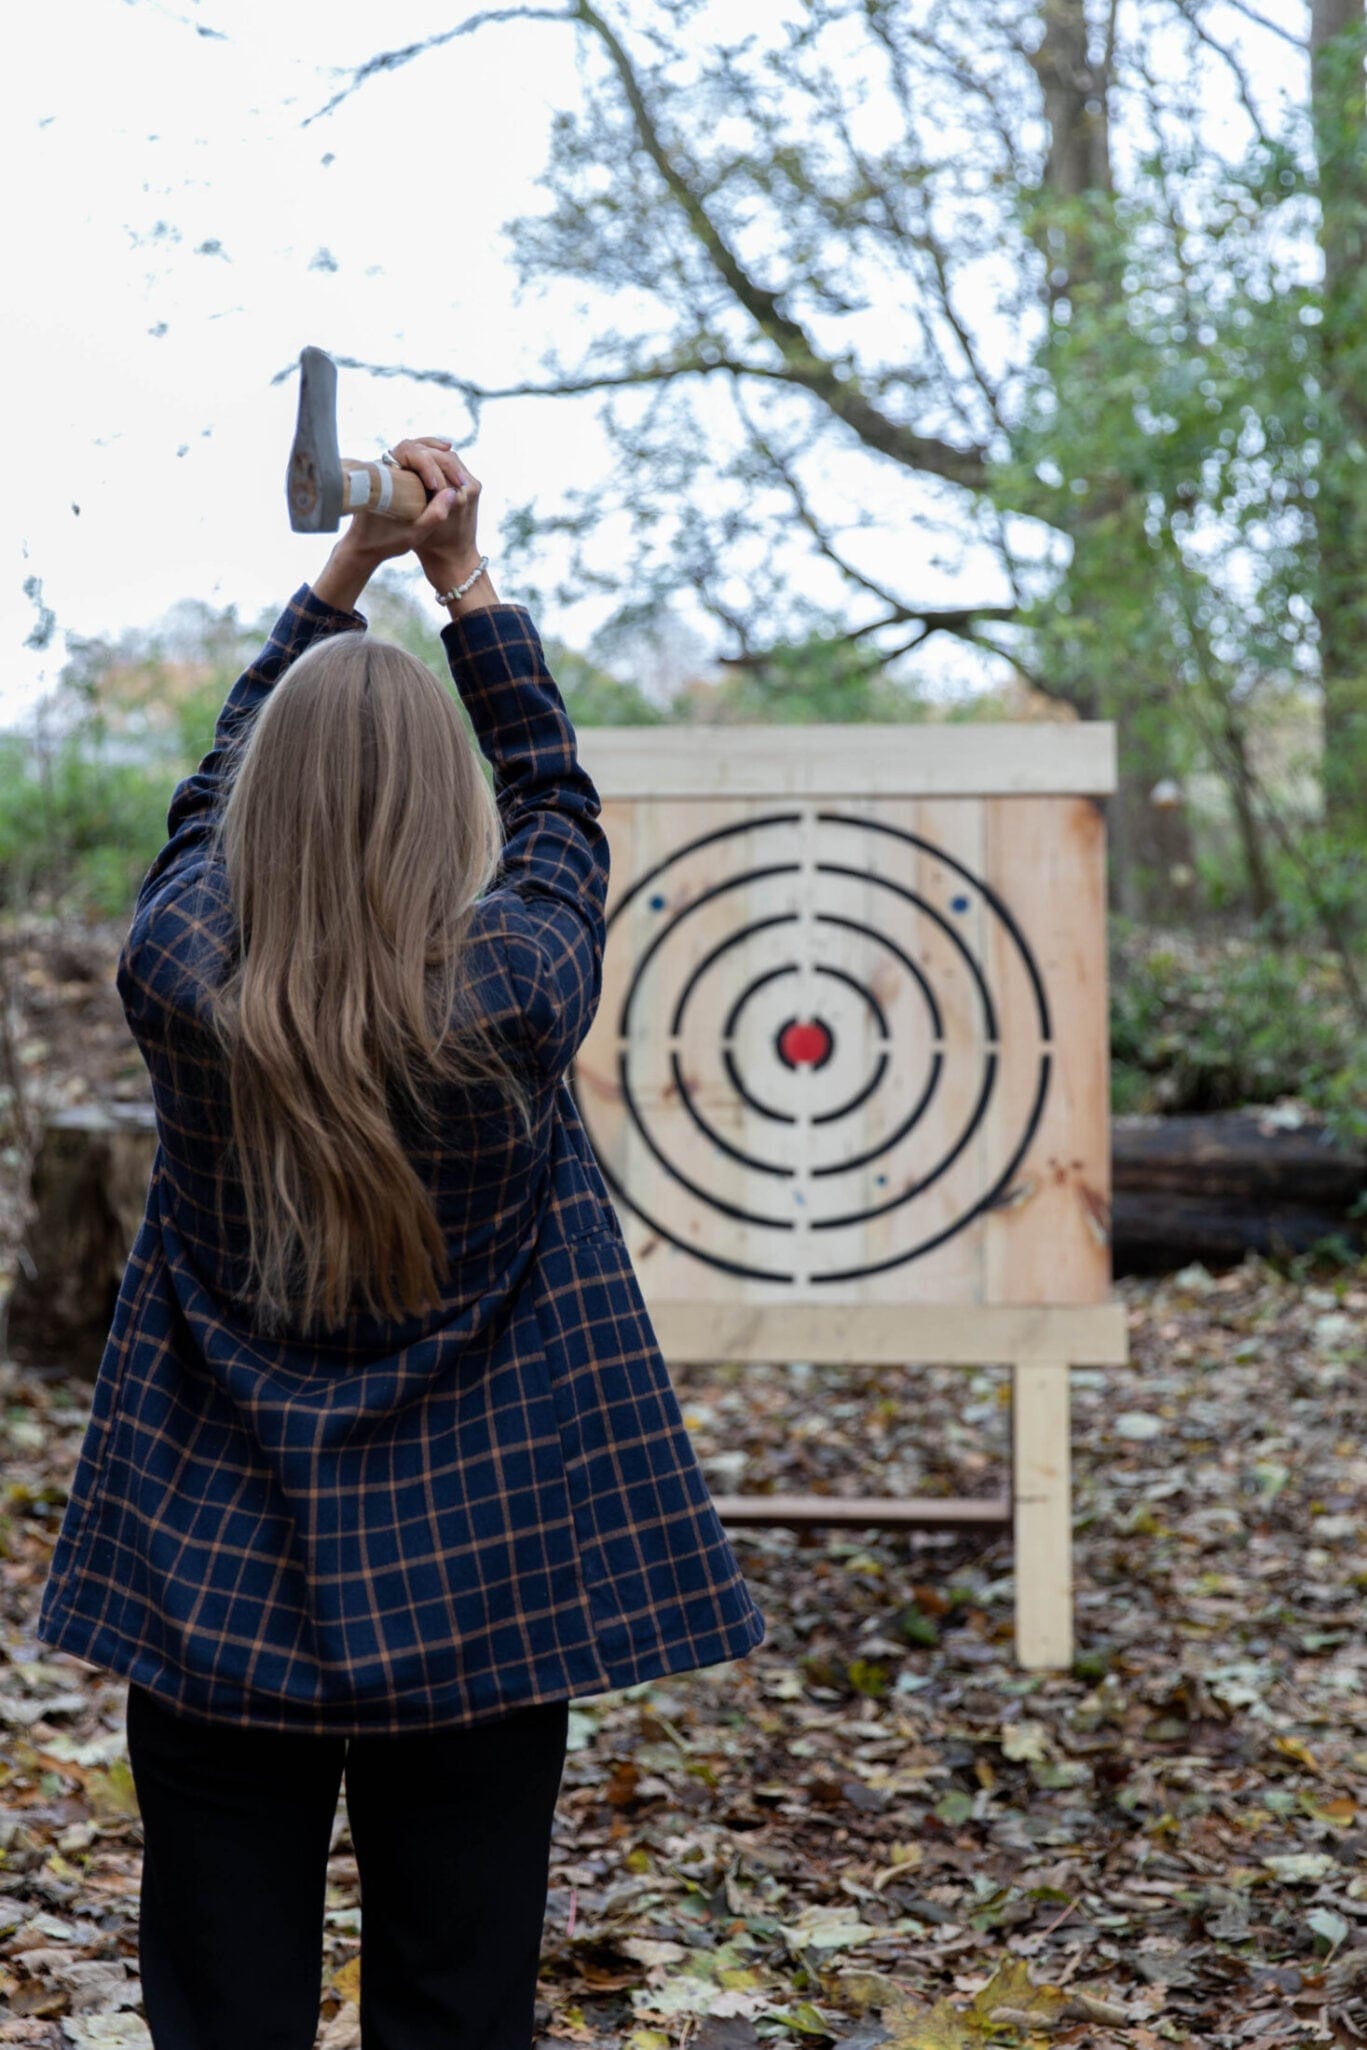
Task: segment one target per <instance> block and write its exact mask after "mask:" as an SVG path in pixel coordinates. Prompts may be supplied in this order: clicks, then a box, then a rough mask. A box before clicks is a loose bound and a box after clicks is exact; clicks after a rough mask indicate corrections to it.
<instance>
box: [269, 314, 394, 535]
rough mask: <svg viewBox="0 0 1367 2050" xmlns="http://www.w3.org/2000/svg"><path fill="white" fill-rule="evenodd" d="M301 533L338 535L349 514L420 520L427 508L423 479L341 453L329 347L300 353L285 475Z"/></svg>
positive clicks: (294, 519) (293, 517)
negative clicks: (295, 416) (291, 440)
mask: <svg viewBox="0 0 1367 2050" xmlns="http://www.w3.org/2000/svg"><path fill="white" fill-rule="evenodd" d="M285 496H286V498H287V499H288V501H289V508H290V525H291V526H292V527H293V529H294V531H295V533H296V534H335V533H336V532H337V527H338V523H339V522H340V520H341V518H342V516H343V514H344V513H358V512H373V513H383V514H384V515H385V516H386V517H387V518H388V519H391V520H415V519H416V518H417V517H418V514H419V513H420V512H421V511H422V510H423V508H424V506H425V505H426V504H427V492H426V491H425V489H424V488H423V483H422V479H421V478H420V477H418V476H416V475H415V474H414V472H413V471H412V470H400V469H396V468H394V467H393V466H391V465H390V464H388V463H353V462H348V461H347V460H345V458H343V457H342V456H341V455H339V454H338V452H337V365H336V364H335V363H334V362H333V360H332V358H331V356H329V355H328V354H327V352H326V350H324V349H303V350H301V351H300V354H299V418H298V421H297V423H296V425H295V429H294V445H293V447H292V448H291V449H290V461H289V469H288V471H287V472H286V475H285Z"/></svg>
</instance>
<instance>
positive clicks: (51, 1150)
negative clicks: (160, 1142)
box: [7, 1103, 157, 1376]
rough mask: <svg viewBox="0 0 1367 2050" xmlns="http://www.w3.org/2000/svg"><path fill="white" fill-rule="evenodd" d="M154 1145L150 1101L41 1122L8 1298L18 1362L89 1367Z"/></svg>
mask: <svg viewBox="0 0 1367 2050" xmlns="http://www.w3.org/2000/svg"><path fill="white" fill-rule="evenodd" d="M156 1143H157V1134H156V1125H155V1122H154V1120H153V1115H152V1106H151V1104H144V1103H106V1104H83V1105H80V1106H79V1107H77V1108H73V1109H70V1110H62V1111H57V1112H56V1113H55V1114H54V1115H53V1116H51V1117H49V1118H48V1119H47V1121H46V1123H45V1124H44V1126H43V1133H42V1139H41V1141H40V1144H39V1148H38V1155H37V1159H36V1161H35V1163H34V1169H33V1202H34V1219H33V1224H32V1227H31V1229H30V1231H29V1235H28V1241H27V1244H26V1245H25V1247H24V1251H23V1255H22V1257H21V1260H20V1269H19V1276H18V1279H17V1281H16V1282H15V1286H14V1293H13V1295H12V1296H11V1297H10V1302H9V1316H8V1328H7V1336H8V1341H9V1347H10V1350H11V1351H12V1352H13V1353H14V1355H15V1357H16V1358H17V1359H22V1360H24V1361H26V1362H31V1363H33V1364H35V1365H41V1366H58V1367H61V1368H63V1369H64V1370H65V1371H67V1372H69V1373H79V1374H85V1375H88V1376H93V1375H94V1374H95V1372H96V1370H97V1368H98V1367H99V1364H100V1355H101V1354H102V1352H103V1350H104V1342H105V1338H106V1337H107V1335H108V1332H109V1324H110V1320H111V1318H112V1317H113V1314H114V1304H115V1301H116V1300H117V1297H118V1293H119V1283H120V1280H121V1279H122V1277H123V1270H124V1265H125V1262H126V1261H127V1258H128V1252H129V1248H130V1247H131V1246H132V1243H133V1240H134V1238H135V1237H136V1235H137V1229H138V1226H139V1224H140V1223H141V1221H142V1215H143V1205H144V1202H145V1199H146V1195H147V1181H148V1176H149V1175H150V1173H151V1168H152V1156H153V1154H154V1153H155V1151H156Z"/></svg>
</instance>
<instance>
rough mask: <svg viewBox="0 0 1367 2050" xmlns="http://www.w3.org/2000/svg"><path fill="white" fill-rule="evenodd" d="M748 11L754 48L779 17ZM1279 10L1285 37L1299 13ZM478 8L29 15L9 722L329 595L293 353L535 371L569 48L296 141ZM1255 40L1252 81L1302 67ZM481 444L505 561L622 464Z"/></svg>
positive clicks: (488, 526) (2, 146) (13, 319)
mask: <svg viewBox="0 0 1367 2050" xmlns="http://www.w3.org/2000/svg"><path fill="white" fill-rule="evenodd" d="M735 4H736V7H737V9H738V11H739V9H740V8H741V7H742V6H743V9H744V16H745V22H746V25H747V26H750V27H752V28H756V29H759V30H761V31H763V30H764V28H765V25H766V23H767V21H768V19H769V17H770V16H772V15H773V13H774V12H775V11H777V10H778V9H780V8H781V7H782V6H783V4H784V0H735ZM1262 4H1263V6H1264V7H1265V9H1266V11H1267V12H1268V13H1269V14H1274V15H1276V16H1278V17H1279V18H1282V19H1284V20H1287V21H1288V22H1289V21H1291V20H1293V19H1297V18H1298V17H1299V15H1300V13H1301V11H1302V10H1301V8H1300V6H1299V4H1298V0H1262ZM468 11H469V9H468V8H467V7H464V6H460V5H453V4H452V0H387V5H386V6H385V8H384V9H383V10H381V9H377V8H376V7H374V6H373V5H371V4H369V0H60V4H52V5H47V6H30V7H26V8H24V9H23V10H21V11H20V12H19V13H18V14H17V15H16V17H15V19H14V22H13V23H12V25H11V29H10V50H11V74H10V75H11V79H12V81H13V84H12V108H13V112H12V118H11V119H10V120H9V121H8V122H7V124H6V128H5V135H4V141H3V143H0V153H2V154H0V166H3V170H4V173H5V180H6V184H5V189H6V194H7V198H8V200H9V205H8V207H7V209H6V211H7V215H8V235H9V249H8V259H9V260H8V271H9V275H10V278H11V281H12V290H11V293H10V295H9V296H10V309H11V311H10V326H9V333H8V347H7V357H6V365H5V367H6V372H7V376H6V380H5V389H6V392H7V394H8V397H9V401H10V407H11V417H10V419H9V420H8V421H7V423H6V430H5V439H6V445H7V475H8V482H9V489H8V490H7V491H5V492H3V493H0V501H3V510H2V511H0V522H3V557H4V580H3V586H0V611H2V613H3V618H0V643H2V644H3V647H4V650H5V659H4V662H3V664H0V724H4V723H7V722H9V721H12V720H13V719H15V718H16V717H18V716H19V715H20V714H21V713H22V712H23V711H24V710H25V709H26V708H27V707H28V706H30V705H31V704H32V703H33V701H34V699H35V697H36V696H37V694H38V693H39V692H40V691H41V690H42V689H43V688H44V686H45V685H48V684H50V683H51V682H52V681H53V680H54V679H55V676H56V672H57V670H58V669H59V668H60V666H61V662H62V659H63V652H64V650H63V636H64V635H65V634H66V633H72V634H77V635H82V636H90V635H100V634H114V633H117V632H119V631H120V630H121V629H122V628H125V627H128V626H138V625H150V624H151V623H153V622H154V621H155V620H156V619H157V617H158V616H159V615H160V614H161V613H163V612H164V611H165V610H166V608H167V607H168V606H170V605H172V604H173V603H175V601H176V600H178V599H182V598H192V597H200V598H203V599H206V600H208V601H210V602H211V603H214V604H225V603H228V602H233V603H235V604H236V605H237V606H238V607H239V609H240V610H241V611H242V612H243V613H244V614H247V615H252V614H254V613H256V612H257V611H258V610H260V609H261V608H262V607H264V606H266V605H270V604H272V603H274V602H277V601H279V600H280V599H282V598H283V597H284V596H286V595H287V594H288V593H289V591H290V590H292V589H293V588H294V587H295V586H296V585H297V584H298V583H300V582H301V581H303V580H304V579H305V578H307V577H309V576H311V575H312V574H313V573H314V571H315V570H316V569H317V567H318V565H319V564H320V562H321V560H322V558H323V556H324V555H325V553H326V548H327V545H328V544H327V542H326V541H325V540H323V539H321V538H320V537H314V538H312V539H309V538H306V537H299V536H295V535H292V534H291V533H290V531H289V527H288V523H287V520H286V516H285V507H284V496H283V474H284V462H285V456H286V453H287V450H288V446H289V441H290V436H291V432H292V427H293V414H294V405H295V388H294V384H293V382H292V381H291V382H289V383H284V384H273V383H272V379H273V378H274V377H275V375H276V373H277V372H278V371H280V370H281V369H282V367H284V366H285V365H286V364H288V363H289V362H291V360H293V359H297V355H298V351H299V349H300V347H301V345H302V344H304V343H306V342H316V343H320V344H322V345H323V346H324V347H327V348H330V349H332V350H333V351H334V352H335V353H337V354H339V355H350V356H355V357H357V358H360V359H362V360H371V361H381V362H394V361H403V362H406V363H408V364H410V365H420V366H433V367H444V368H449V369H453V370H457V371H463V372H468V373H469V374H470V375H471V376H473V377H475V378H478V379H480V380H482V381H486V382H497V383H504V382H509V381H515V380H516V379H517V378H519V377H527V376H534V375H535V373H536V371H537V368H538V364H539V360H540V357H541V355H542V352H543V349H544V347H545V345H546V342H547V340H548V337H547V335H546V334H545V333H544V331H543V330H544V327H545V325H546V322H547V319H548V315H547V313H546V312H545V311H544V310H543V309H542V308H541V307H540V306H539V304H538V301H537V300H536V299H535V298H531V299H529V301H528V303H527V305H526V306H525V307H524V308H522V309H519V307H518V306H517V304H516V303H515V299H514V282H515V281H514V278H513V274H512V271H511V268H510V266H509V264H508V262H507V253H506V251H507V245H506V243H505V241H504V239H503V237H502V235H501V234H500V232H499V230H500V226H501V224H502V223H504V222H506V221H508V220H510V219H511V218H513V217H514V216H516V215H517V214H519V213H522V212H525V211H528V210H535V209H536V208H538V207H539V206H540V205H541V204H543V203H544V202H543V198H542V195H541V194H540V193H539V191H538V188H537V186H536V183H535V180H536V176H537V173H538V171H539V170H540V168H541V166H542V164H543V162H544V158H545V152H546V145H547V136H548V129H549V122H550V118H551V115H552V113H553V111H554V110H555V109H556V108H558V107H563V106H569V105H573V104H574V103H575V101H576V99H577V96H578V84H577V73H576V49H575V44H574V40H573V36H572V32H571V31H570V30H569V29H568V28H565V29H561V28H559V27H558V26H555V25H550V24H546V23H513V24H508V25H505V26H500V27H496V28H486V29H484V30H482V31H481V32H480V33H479V34H478V35H477V36H474V37H472V38H470V39H468V40H462V41H460V42H458V43H456V44H454V45H452V46H449V47H447V48H446V49H444V50H441V51H438V52H435V53H433V54H432V55H430V56H427V57H424V58H423V59H421V60H419V61H418V62H416V63H413V64H410V65H407V66H405V67H404V68H403V69H402V70H401V71H399V72H397V73H396V74H394V75H392V76H382V77H379V78H377V79H375V80H374V81H373V82H371V83H369V84H368V85H367V86H366V87H365V89H364V90H363V91H361V92H360V93H358V94H356V95H355V96H354V97H352V98H351V99H349V100H347V101H346V102H344V104H343V105H342V106H341V107H340V108H339V109H338V110H337V111H336V112H335V113H333V114H331V115H329V116H328V117H327V118H326V119H324V120H316V121H313V122H311V123H309V124H308V125H305V121H306V117H307V116H309V115H311V114H315V113H316V112H317V111H318V110H319V109H320V108H321V107H322V106H323V104H324V103H325V102H326V101H327V100H328V99H329V98H330V96H331V95H332V93H333V92H334V91H335V89H336V87H337V85H338V84H339V82H340V80H341V78H342V77H343V76H344V75H346V74H347V73H348V72H349V71H350V69H351V68H352V67H354V66H356V65H357V64H360V63H362V62H364V60H365V59H366V58H368V57H370V56H372V55H374V54H375V52H376V51H377V50H378V49H381V48H393V47H395V46H399V45H403V44H406V43H409V42H411V41H415V40H418V39H421V38H422V37H424V36H427V35H430V34H432V33H434V32H437V31H439V30H442V29H446V28H449V27H450V26H451V25H452V22H453V20H459V19H460V18H462V17H463V15H464V14H465V13H466V12H468ZM1230 20H1231V23H1232V24H1233V25H1234V27H1235V29H1236V30H1237V27H1238V24H1239V20H1240V17H1239V16H1238V15H1237V14H1235V15H1233V16H1231V17H1230ZM1258 40H1259V41H1260V42H1261V44H1262V48H1261V49H1257V48H1254V49H1252V50H1250V52H1249V55H1250V57H1251V58H1253V59H1254V60H1255V61H1256V60H1257V59H1259V58H1261V59H1262V61H1263V63H1264V64H1265V62H1266V59H1267V56H1268V53H1269V47H1270V48H1271V51H1272V54H1276V52H1277V50H1278V49H1280V51H1281V54H1282V55H1283V56H1284V55H1285V50H1284V46H1269V45H1268V43H1267V39H1265V38H1263V39H1258ZM560 303H563V296H562V300H561V302H560ZM562 339H563V338H562ZM570 340H571V344H572V342H573V337H571V338H570ZM567 353H570V354H573V347H572V346H571V348H570V349H569V350H568V351H567ZM339 412H340V424H341V440H342V447H343V452H344V453H345V454H349V455H357V456H366V455H375V454H378V453H379V452H380V450H381V449H382V448H383V447H384V446H385V445H386V444H387V442H388V441H390V440H392V439H394V438H395V437H396V436H397V435H399V434H401V433H404V432H408V431H431V432H446V431H450V432H459V431H460V430H461V428H462V427H463V425H464V422H463V419H462V417H461V408H460V407H459V405H458V404H455V403H451V402H450V401H449V400H448V399H447V397H446V396H444V395H443V394H442V393H440V392H436V391H426V390H423V389H421V388H418V387H414V386H412V385H403V384H390V383H383V382H379V381H377V380H373V379H371V378H368V377H366V376H363V375H360V374H358V373H350V374H349V373H346V372H343V374H342V381H341V393H340V403H339ZM467 447H468V452H469V454H470V458H471V461H472V465H473V467H474V469H475V470H476V472H477V473H478V474H479V475H480V476H481V477H482V478H483V480H484V482H485V485H486V492H485V499H484V507H485V515H484V524H485V534H486V542H487V545H489V547H490V550H491V552H492V553H494V554H495V555H496V554H497V545H498V524H499V518H500V514H501V512H502V511H503V510H504V508H506V507H507V506H508V505H510V504H519V503H522V502H523V501H525V500H526V499H528V498H529V497H531V496H532V495H533V494H534V493H535V494H539V495H541V496H542V497H543V498H544V499H545V501H547V502H548V503H553V502H554V501H555V500H556V499H557V498H558V497H559V495H560V493H561V491H562V489H563V488H564V487H565V486H566V485H567V484H568V483H569V482H570V481H571V480H576V481H581V482H582V480H583V479H584V478H586V477H588V478H591V477H592V476H593V475H595V474H597V473H599V472H601V471H602V470H603V469H604V468H605V467H606V455H605V451H604V448H603V445H602V440H601V436H600V432H599V429H598V427H597V425H596V423H595V419H594V411H593V407H592V405H591V404H575V405H566V404H562V403H557V402H554V401H536V400H523V401H517V402H510V403H506V404H503V405H499V406H492V407H490V408H488V409H487V411H486V414H485V418H484V422H483V425H482V428H481V432H480V435H479V439H478V441H477V443H475V444H474V445H473V446H469V445H467ZM831 460H832V462H834V463H838V462H839V456H838V454H834V455H833V456H832V458H831ZM832 481H833V482H834V481H835V480H834V478H833V480H832ZM860 482H861V488H867V471H866V470H863V471H861V473H860ZM76 507H79V508H80V510H79V512H77V511H76V510H75V508H76ZM898 524H899V523H898V520H897V519H896V517H895V516H894V515H893V514H892V512H891V508H890V513H889V519H888V521H887V522H886V526H887V530H888V531H887V532H886V533H885V534H880V535H878V536H875V537H873V541H874V545H877V544H878V543H879V542H883V543H885V544H886V546H887V548H888V549H889V550H891V551H892V555H891V556H890V558H889V560H890V564H891V563H895V556H896V551H897V549H898V548H899V547H900V546H901V537H900V535H899V532H898ZM870 567H871V568H874V569H875V571H876V570H877V569H878V567H879V565H878V563H877V561H876V559H875V560H874V561H872V562H871V563H870ZM887 573H888V574H892V575H895V573H896V571H895V568H894V567H890V568H889V570H888V572H887ZM29 577H37V578H40V579H41V581H42V586H43V595H44V599H45V601H46V603H47V604H48V605H49V606H51V608H52V610H53V612H54V613H55V615H56V621H57V632H56V635H55V637H54V639H53V641H52V644H51V646H50V647H49V648H48V650H47V651H46V652H45V653H35V652H32V651H28V650H26V649H25V648H24V646H23V643H24V640H25V637H26V636H27V635H28V634H29V633H30V631H31V629H32V628H33V625H34V621H35V613H34V608H33V606H32V604H31V603H30V602H29V601H28V600H27V599H26V598H25V597H24V593H23V587H24V583H25V580H26V579H27V578H29ZM921 595H923V596H925V597H926V598H928V599H929V600H930V601H931V602H944V600H943V598H942V597H941V595H940V594H939V593H938V592H935V591H933V590H931V589H927V590H925V591H924V592H922V593H921ZM948 595H949V594H948V593H945V594H944V596H945V597H947V596H948ZM978 595H979V596H982V595H984V594H983V593H982V592H981V591H980V592H979V593H978ZM600 617H601V606H600V607H598V608H597V609H595V608H594V607H592V606H589V607H578V608H573V609H571V610H569V611H562V612H559V613H557V614H556V615H555V616H554V617H551V618H549V619H547V620H546V621H545V623H546V624H547V625H548V626H549V627H551V628H552V629H553V630H554V631H556V632H557V633H559V634H561V635H563V636H564V637H565V638H566V639H568V640H570V641H572V642H577V643H579V644H581V645H582V643H583V642H584V641H585V640H586V639H587V637H588V635H589V634H590V632H591V631H592V628H593V626H594V625H595V624H596V623H597V621H598V619H599V618H600Z"/></svg>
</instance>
